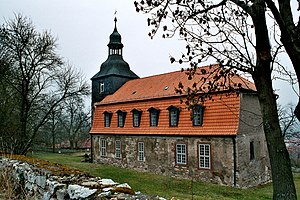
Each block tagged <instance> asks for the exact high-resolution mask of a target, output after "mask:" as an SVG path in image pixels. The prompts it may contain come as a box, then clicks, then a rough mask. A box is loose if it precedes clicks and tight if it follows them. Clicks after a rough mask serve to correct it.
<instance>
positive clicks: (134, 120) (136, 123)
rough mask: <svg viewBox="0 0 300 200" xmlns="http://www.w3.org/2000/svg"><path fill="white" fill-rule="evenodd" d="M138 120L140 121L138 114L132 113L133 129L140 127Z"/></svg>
mask: <svg viewBox="0 0 300 200" xmlns="http://www.w3.org/2000/svg"><path fill="white" fill-rule="evenodd" d="M139 120H140V116H139V113H138V112H134V113H133V126H134V127H139V126H140V123H139Z"/></svg>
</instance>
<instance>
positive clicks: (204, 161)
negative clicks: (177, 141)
mask: <svg viewBox="0 0 300 200" xmlns="http://www.w3.org/2000/svg"><path fill="white" fill-rule="evenodd" d="M198 151H199V168H201V169H210V144H199V147H198Z"/></svg>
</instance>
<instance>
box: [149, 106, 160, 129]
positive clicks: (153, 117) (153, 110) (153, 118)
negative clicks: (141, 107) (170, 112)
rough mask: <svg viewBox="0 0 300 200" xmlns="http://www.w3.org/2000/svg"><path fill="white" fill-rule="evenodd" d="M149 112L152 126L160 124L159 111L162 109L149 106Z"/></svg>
mask: <svg viewBox="0 0 300 200" xmlns="http://www.w3.org/2000/svg"><path fill="white" fill-rule="evenodd" d="M148 111H149V113H150V126H152V127H155V126H157V125H158V116H159V112H160V110H159V109H157V108H153V107H151V108H149V109H148Z"/></svg>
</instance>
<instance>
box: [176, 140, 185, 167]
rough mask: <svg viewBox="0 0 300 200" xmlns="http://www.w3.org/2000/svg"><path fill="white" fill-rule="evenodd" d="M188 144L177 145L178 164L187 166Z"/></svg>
mask: <svg viewBox="0 0 300 200" xmlns="http://www.w3.org/2000/svg"><path fill="white" fill-rule="evenodd" d="M186 155H187V154H186V144H176V164H180V165H186V164H187V161H186V160H187V156H186Z"/></svg>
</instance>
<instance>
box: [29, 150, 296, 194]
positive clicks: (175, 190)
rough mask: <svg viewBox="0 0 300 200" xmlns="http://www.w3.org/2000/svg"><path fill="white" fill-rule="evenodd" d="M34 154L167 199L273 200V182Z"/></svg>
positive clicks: (75, 154)
mask: <svg viewBox="0 0 300 200" xmlns="http://www.w3.org/2000/svg"><path fill="white" fill-rule="evenodd" d="M32 156H33V157H36V158H39V159H44V160H47V161H49V162H52V163H59V164H63V165H66V166H68V167H71V168H76V169H79V170H81V171H83V172H87V173H89V174H91V175H93V176H99V177H101V178H111V179H113V180H114V181H116V182H119V183H125V182H126V183H128V184H129V185H130V186H131V187H132V188H133V189H134V190H135V191H141V192H142V193H144V194H150V195H151V194H153V195H154V194H155V195H159V196H162V197H165V198H167V199H171V198H172V197H175V199H197V200H210V199H218V200H233V199H238V200H255V199H272V184H267V185H265V186H260V187H256V188H251V189H237V188H232V187H227V186H219V185H214V184H208V183H202V182H192V181H191V180H183V179H175V178H171V177H166V176H160V175H156V174H152V173H141V172H136V171H134V170H130V169H122V168H117V167H113V166H108V165H100V164H93V163H84V162H81V160H82V159H83V157H82V153H81V154H80V153H73V154H55V153H40V152H39V153H33V155H32ZM294 181H295V183H296V189H297V191H299V192H300V174H295V175H294ZM297 194H298V195H297V196H298V199H300V195H299V193H297Z"/></svg>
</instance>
